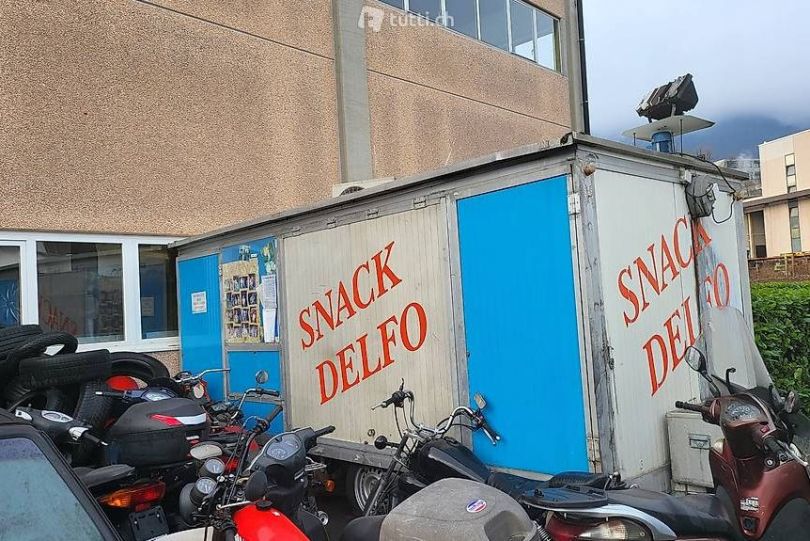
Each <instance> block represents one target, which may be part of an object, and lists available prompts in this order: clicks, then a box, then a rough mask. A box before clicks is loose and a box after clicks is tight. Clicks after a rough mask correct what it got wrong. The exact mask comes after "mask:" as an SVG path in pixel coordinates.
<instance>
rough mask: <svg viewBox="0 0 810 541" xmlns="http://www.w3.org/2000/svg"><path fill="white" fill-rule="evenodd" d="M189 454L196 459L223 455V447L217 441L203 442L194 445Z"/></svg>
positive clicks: (201, 459)
mask: <svg viewBox="0 0 810 541" xmlns="http://www.w3.org/2000/svg"><path fill="white" fill-rule="evenodd" d="M189 454H190V455H191V458H193V459H194V460H200V461H203V460H208V459H209V458H216V457H220V456H222V447H220V446H219V445H218V444H216V443H211V442H202V443H198V444H197V445H195V446H194V447H192V448H191V450H190V451H189Z"/></svg>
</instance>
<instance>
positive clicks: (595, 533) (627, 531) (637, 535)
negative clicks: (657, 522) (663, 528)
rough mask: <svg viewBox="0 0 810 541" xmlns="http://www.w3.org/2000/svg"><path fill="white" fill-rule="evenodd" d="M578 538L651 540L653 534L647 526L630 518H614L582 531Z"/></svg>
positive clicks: (593, 539)
mask: <svg viewBox="0 0 810 541" xmlns="http://www.w3.org/2000/svg"><path fill="white" fill-rule="evenodd" d="M577 539H588V540H590V541H612V540H617V539H624V540H636V541H649V540H650V539H652V535H651V534H650V532H649V531H647V529H646V528H644V527H643V526H641V525H639V524H636V523H635V522H631V521H629V520H618V519H613V520H609V521H607V522H603V523H602V524H599V525H598V526H594V527H593V528H591V529H590V530H588V531H586V532H582V533H581V534H579V536H577Z"/></svg>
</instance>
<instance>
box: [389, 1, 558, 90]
mask: <svg viewBox="0 0 810 541" xmlns="http://www.w3.org/2000/svg"><path fill="white" fill-rule="evenodd" d="M378 1H379V2H380V3H381V4H384V5H385V6H387V7H389V8H391V9H396V10H402V11H405V12H406V13H408V14H409V15H412V16H414V17H420V18H422V19H425V20H427V21H430V22H432V23H434V24H436V25H437V26H441V27H442V28H444V29H446V30H450V31H451V32H453V33H455V34H458V35H459V36H464V37H465V38H467V39H474V40H476V41H477V42H479V43H482V44H484V45H486V46H487V47H492V48H493V49H497V50H498V51H502V52H505V53H508V54H510V55H512V56H515V57H517V58H522V59H523V60H525V61H527V62H531V63H532V64H534V65H535V66H539V67H541V68H543V69H545V70H548V71H550V72H552V73H557V74H559V75H563V76H565V73H564V66H563V61H562V59H563V54H562V47H563V43H562V33H561V31H560V21H561V19H560V17H557V16H556V15H554V14H552V13H549V12H548V11H546V10H544V9H542V8H540V7H538V6H536V5H534V4H531V3H529V2H526V1H525V0H501V1H502V2H503V3H504V5H505V6H506V40H507V49H502V48H500V47H498V46H497V45H492V44H491V43H489V42H487V41H484V40H483V39H482V37H481V28H482V19H481V4H480V1H479V0H470V1H471V2H474V3H475V12H476V22H477V23H478V36H477V37H472V36H469V35H467V34H465V33H463V32H459V31H458V30H454V29H453V28H452V27H450V26H447V25H446V24H444V22H446V21H447V17H448V15H450V14H449V13H447V2H446V0H440V4H441V15H440V16H439V20H436V21H434V20H431V19H430V18H427V17H424V16H422V15H420V14H419V13H415V12H413V11H411V9H410V3H411V0H403V2H402V4H403V6H404V7H403V8H399V7H398V6H392V5H391V4H389V3H388V2H386V1H385V0H378ZM513 1H514V2H515V3H519V4H523V5H525V6H527V7H528V8H529V9H531V10H532V29H533V40H532V47H533V49H534V58H533V59H532V58H527V57H525V56H523V55H520V54H517V53H516V52H514V49H515V47H514V44H513V43H512V2H513ZM535 12H539V13H541V14H543V15H545V16H547V17H549V18H551V20H552V21H553V22H554V42H555V51H554V64H555V65H554V66H553V67H549V66H546V65H543V64H541V63H540V61H539V59H538V56H539V55H538V54H537V39H538V36H537V14H536V13H535ZM450 16H452V15H450Z"/></svg>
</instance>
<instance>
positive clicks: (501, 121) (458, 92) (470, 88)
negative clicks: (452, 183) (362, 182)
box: [367, 0, 571, 177]
mask: <svg viewBox="0 0 810 541" xmlns="http://www.w3.org/2000/svg"><path fill="white" fill-rule="evenodd" d="M367 3H368V5H373V6H375V7H382V8H384V9H386V10H388V11H393V10H392V9H391V8H390V7H388V6H386V5H385V4H382V3H379V2H374V1H373V0H369V2H367ZM535 3H536V4H537V5H538V6H539V7H542V8H544V9H546V10H547V11H549V12H551V13H553V14H555V15H562V14H563V10H564V5H563V2H561V1H559V0H555V1H548V2H535ZM367 45H368V48H367V59H368V60H367V61H368V85H369V108H370V113H371V133H372V154H373V163H374V172H375V175H376V176H379V177H386V176H399V175H407V174H411V173H415V172H418V171H421V170H425V169H432V168H436V167H441V166H444V165H446V164H449V163H452V162H456V161H461V160H465V159H468V158H472V157H475V156H480V155H482V154H487V153H491V152H495V151H498V150H502V149H506V148H511V147H515V146H519V145H524V144H527V143H536V142H539V141H543V140H554V139H559V137H561V136H562V135H564V134H565V133H567V132H569V131H571V114H570V109H569V102H568V80H567V78H566V77H564V76H563V75H561V74H559V73H556V72H554V71H551V70H548V69H545V68H543V67H540V66H538V65H537V64H534V63H532V62H529V61H527V60H525V59H522V58H520V57H517V56H514V55H510V54H508V53H505V52H504V51H501V50H499V49H496V48H494V47H491V46H489V45H487V44H485V43H483V42H480V41H478V40H475V39H472V38H468V37H467V36H463V35H461V34H457V33H455V32H451V31H449V30H447V29H445V28H442V27H439V26H436V25H429V26H410V27H401V26H398V27H392V26H390V25H388V24H383V26H382V28H381V30H380V31H379V32H371V31H368V33H367Z"/></svg>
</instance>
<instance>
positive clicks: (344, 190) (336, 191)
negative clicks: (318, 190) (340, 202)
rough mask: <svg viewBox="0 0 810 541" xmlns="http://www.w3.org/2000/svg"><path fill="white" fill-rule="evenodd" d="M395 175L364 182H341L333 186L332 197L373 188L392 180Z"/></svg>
mask: <svg viewBox="0 0 810 541" xmlns="http://www.w3.org/2000/svg"><path fill="white" fill-rule="evenodd" d="M392 180H394V177H388V178H378V179H375V180H364V181H362V182H341V183H340V184H335V185H334V186H332V197H340V196H341V195H348V194H350V193H355V192H359V191H360V190H365V189H366V188H373V187H375V186H379V185H381V184H385V183H386V182H391V181H392Z"/></svg>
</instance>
